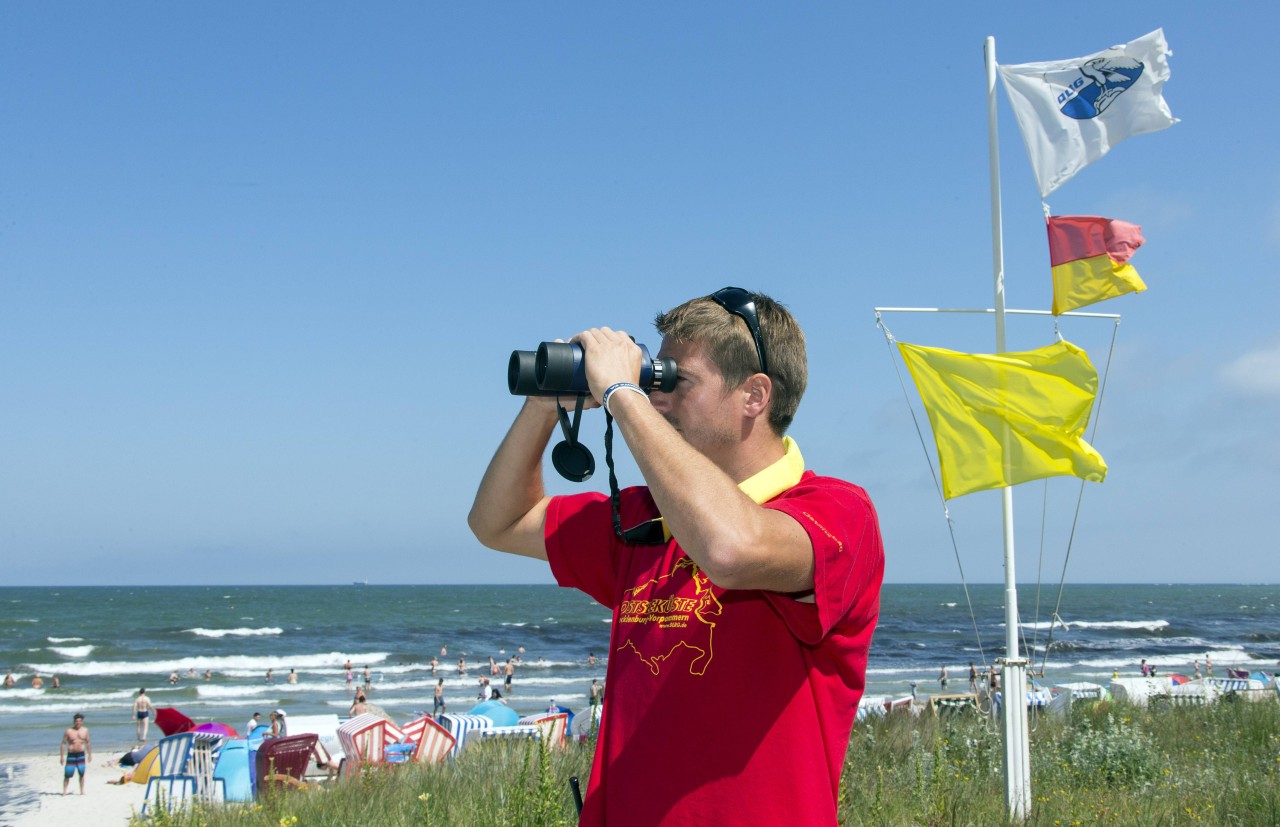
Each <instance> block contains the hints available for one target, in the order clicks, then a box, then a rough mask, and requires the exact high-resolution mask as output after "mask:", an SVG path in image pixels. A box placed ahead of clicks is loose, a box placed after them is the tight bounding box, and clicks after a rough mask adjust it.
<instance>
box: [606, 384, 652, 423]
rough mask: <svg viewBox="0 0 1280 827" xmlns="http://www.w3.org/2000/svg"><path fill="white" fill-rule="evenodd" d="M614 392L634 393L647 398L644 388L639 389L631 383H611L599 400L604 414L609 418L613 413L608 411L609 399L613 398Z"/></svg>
mask: <svg viewBox="0 0 1280 827" xmlns="http://www.w3.org/2000/svg"><path fill="white" fill-rule="evenodd" d="M614 391H635V392H636V393H638V394H640V395H641V396H643V397H645V398H648V396H649V394H647V393H645V392H644V388H642V387H640V386H639V385H636V384H633V383H631V382H615V383H613V384H612V385H610V386H609V387H607V388H605V391H604V396H602V397H601V398H600V404H601V405H603V406H604V409H605V412H607V413H608V414H609V415H610V416H612V415H613V411H611V410H609V397H611V396H613V392H614Z"/></svg>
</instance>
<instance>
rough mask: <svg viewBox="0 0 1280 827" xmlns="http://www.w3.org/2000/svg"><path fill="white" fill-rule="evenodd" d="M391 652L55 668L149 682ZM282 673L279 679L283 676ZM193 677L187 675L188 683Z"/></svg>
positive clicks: (375, 657)
mask: <svg viewBox="0 0 1280 827" xmlns="http://www.w3.org/2000/svg"><path fill="white" fill-rule="evenodd" d="M388 657H390V655H389V654H388V653H387V652H368V653H365V654H348V653H345V652H328V653H325V654H314V655H277V656H264V657H251V656H248V655H211V656H207V657H186V658H173V659H170V660H153V661H86V662H84V663H60V664H58V667H57V670H58V674H60V675H76V676H80V677H88V676H94V675H141V676H149V678H148V679H149V680H150V681H151V682H152V683H155V682H158V681H159V680H161V679H163V678H167V677H168V676H169V673H170V672H174V671H177V672H178V674H179V675H183V674H186V672H187V670H189V669H194V670H196V671H197V672H204V670H206V669H209V670H212V671H214V672H219V673H221V672H223V671H224V670H230V669H242V670H245V671H247V672H250V673H257V674H262V673H264V672H266V671H267V669H268V668H270V669H275V670H277V671H279V670H281V669H283V670H285V671H286V672H287V671H288V670H289V669H291V668H307V667H312V668H315V667H326V666H327V667H329V668H330V669H334V670H336V669H338V667H339V666H341V664H342V663H343V662H344V661H346V660H348V659H350V660H352V661H356V660H359V661H360V662H361V663H381V662H382V661H384V660H386V659H387V658H388ZM23 668H26V669H29V670H31V671H35V670H37V669H40V670H44V671H48V669H49V666H48V665H47V664H23ZM283 677H284V676H283V675H281V679H282V680H283ZM191 680H192V679H190V678H188V679H187V682H188V683H190V682H191Z"/></svg>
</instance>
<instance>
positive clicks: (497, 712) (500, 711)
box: [470, 701, 520, 726]
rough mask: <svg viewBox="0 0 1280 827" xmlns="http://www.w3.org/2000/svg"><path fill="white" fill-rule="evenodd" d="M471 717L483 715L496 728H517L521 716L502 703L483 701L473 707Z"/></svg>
mask: <svg viewBox="0 0 1280 827" xmlns="http://www.w3.org/2000/svg"><path fill="white" fill-rule="evenodd" d="M470 714H471V715H483V716H484V717H486V718H488V719H489V720H490V721H493V725H494V726H515V725H516V724H518V723H520V715H519V714H518V713H517V712H516V711H515V710H514V709H512V708H511V707H509V706H507V705H506V704H504V703H502V702H501V701H482V702H480V703H478V704H476V705H475V706H473V707H471V712H470Z"/></svg>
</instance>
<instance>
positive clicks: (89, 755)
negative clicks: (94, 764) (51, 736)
mask: <svg viewBox="0 0 1280 827" xmlns="http://www.w3.org/2000/svg"><path fill="white" fill-rule="evenodd" d="M58 760H59V762H60V763H61V764H62V765H63V768H64V769H63V776H62V794H63V795H66V794H67V785H68V784H70V783H71V776H73V775H75V774H76V773H79V774H80V795H84V768H85V766H86V765H87V764H88V762H90V761H92V760H93V747H92V746H91V745H90V743H89V728H88V727H87V726H85V725H84V716H83V715H81V714H79V713H76V716H75V717H74V718H72V719H71V727H70V728H69V729H67V730H65V731H64V732H63V733H62V743H60V744H59V745H58Z"/></svg>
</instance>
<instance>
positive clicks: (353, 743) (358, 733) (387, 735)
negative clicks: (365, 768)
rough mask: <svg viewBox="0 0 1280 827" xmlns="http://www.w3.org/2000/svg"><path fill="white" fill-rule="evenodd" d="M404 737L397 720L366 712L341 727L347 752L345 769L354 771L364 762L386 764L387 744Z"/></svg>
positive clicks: (340, 739)
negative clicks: (394, 722)
mask: <svg viewBox="0 0 1280 827" xmlns="http://www.w3.org/2000/svg"><path fill="white" fill-rule="evenodd" d="M403 740H404V733H403V732H402V731H401V730H400V728H399V727H397V726H396V725H395V724H393V723H391V722H390V721H388V720H387V719H386V718H382V717H380V716H378V715H373V714H371V713H368V712H366V713H365V714H363V715H357V716H356V717H354V718H352V719H351V720H349V721H347V722H346V723H344V724H343V725H342V726H340V727H338V741H339V742H340V743H341V744H342V752H343V754H344V755H345V756H346V759H347V760H346V765H345V769H344V772H353V771H354V770H355V769H356V767H358V766H360V765H361V764H385V763H386V762H387V747H388V746H389V745H391V744H398V743H400V742H401V741H403Z"/></svg>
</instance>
